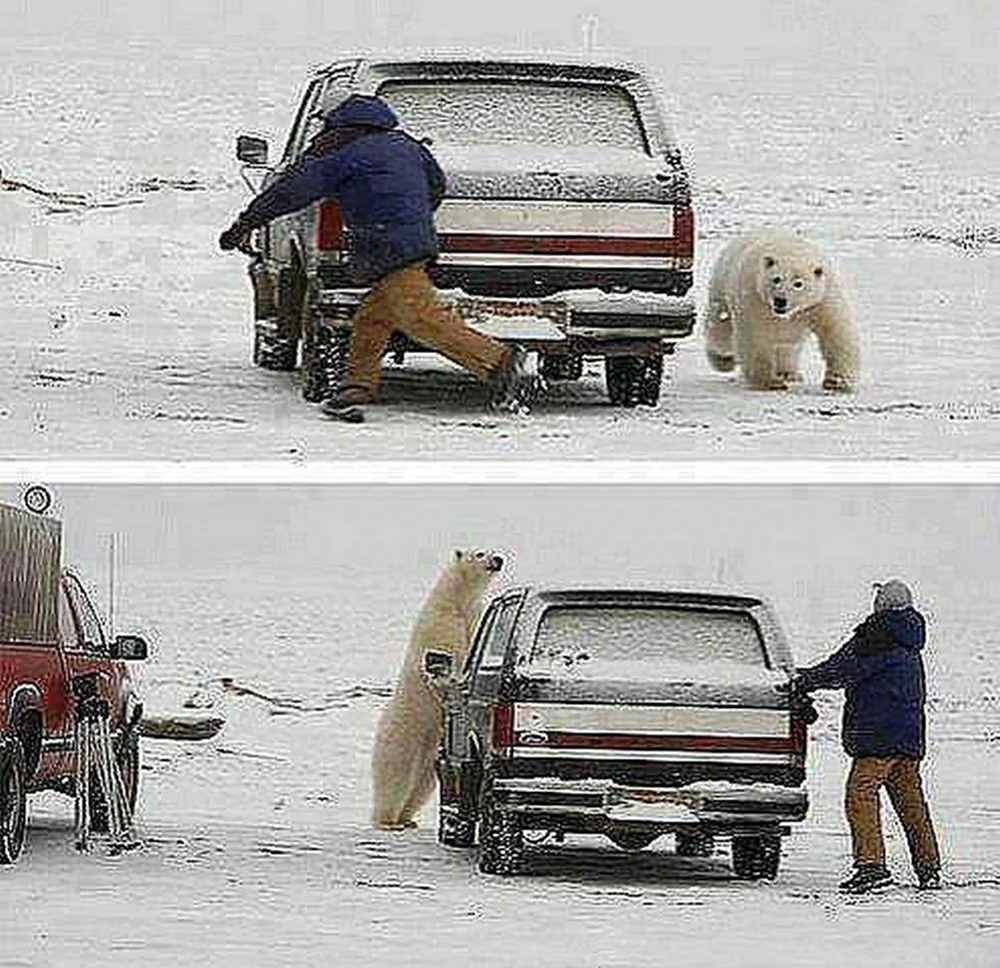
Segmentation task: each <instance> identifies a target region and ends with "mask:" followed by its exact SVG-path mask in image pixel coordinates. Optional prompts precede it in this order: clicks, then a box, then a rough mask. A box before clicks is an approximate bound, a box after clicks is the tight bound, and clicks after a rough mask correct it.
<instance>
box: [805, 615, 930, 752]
mask: <svg viewBox="0 0 1000 968" xmlns="http://www.w3.org/2000/svg"><path fill="white" fill-rule="evenodd" d="M925 637H926V626H925V623H924V617H923V616H922V615H921V614H920V613H919V612H918V611H917V610H916V609H914V608H903V609H891V610H888V611H882V612H874V613H873V614H871V615H869V616H868V618H866V619H865V620H864V622H862V623H861V625H859V626H858V627H857V628H856V629H855V630H854V634H853V635H852V636H851V638H850V640H849V641H848V642H847V643H846V644H845V645H843V646H842V647H841V648H840V649H839V650H838V651H837V652H835V653H834V654H833V655H832V656H830V657H829V658H828V659H826V660H825V661H823V662H820V663H819V664H818V665H814V666H811V667H810V668H808V669H802V670H800V671H799V674H798V677H797V680H796V684H797V688H798V689H799V690H800V691H802V692H812V691H813V690H814V689H843V690H844V694H845V702H844V719H843V727H842V740H843V744H844V749H845V750H846V751H847V753H848V755H850V756H852V757H859V756H907V757H912V758H915V759H920V758H922V757H923V755H924V751H925V744H924V698H925V687H924V665H923V660H922V658H921V656H920V651H921V649H923V647H924V640H925Z"/></svg>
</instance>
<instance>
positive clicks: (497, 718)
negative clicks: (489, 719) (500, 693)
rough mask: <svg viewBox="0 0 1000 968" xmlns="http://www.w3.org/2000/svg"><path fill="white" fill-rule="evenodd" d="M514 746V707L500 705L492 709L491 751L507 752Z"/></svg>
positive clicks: (507, 704)
mask: <svg viewBox="0 0 1000 968" xmlns="http://www.w3.org/2000/svg"><path fill="white" fill-rule="evenodd" d="M513 745H514V707H513V706H512V705H511V704H510V703H502V704H501V705H499V706H494V708H493V749H494V750H509V749H510V748H511V747H512V746H513Z"/></svg>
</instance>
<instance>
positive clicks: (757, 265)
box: [702, 229, 861, 393]
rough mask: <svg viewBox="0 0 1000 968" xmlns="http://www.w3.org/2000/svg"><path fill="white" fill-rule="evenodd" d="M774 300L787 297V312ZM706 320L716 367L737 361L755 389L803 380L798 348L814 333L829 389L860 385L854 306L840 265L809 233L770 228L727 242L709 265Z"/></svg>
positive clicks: (710, 355) (848, 389)
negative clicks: (827, 256) (842, 281)
mask: <svg viewBox="0 0 1000 968" xmlns="http://www.w3.org/2000/svg"><path fill="white" fill-rule="evenodd" d="M775 299H779V300H780V299H784V300H786V306H785V311H784V312H778V311H777V310H776V308H775ZM702 326H703V332H704V336H705V352H706V354H707V355H708V359H709V362H710V363H711V364H712V366H713V367H715V369H717V370H722V371H724V372H725V371H729V370H732V369H734V368H735V367H736V366H737V365H739V366H740V367H741V368H742V371H743V378H744V379H745V380H746V383H747V385H748V386H750V387H752V388H753V389H755V390H783V389H786V388H787V387H788V384H789V383H791V382H793V381H796V380H801V379H802V375H801V373H800V372H799V355H800V353H801V350H802V345H803V343H804V342H805V340H806V338H807V336H808V335H809V333H815V334H816V338H817V340H818V342H819V349H820V353H821V354H822V356H823V361H824V362H825V364H826V374H825V376H824V378H823V387H824V389H827V390H836V391H839V392H842V393H852V392H853V391H854V390H856V389H857V384H858V378H859V376H860V370H861V357H860V352H859V349H858V338H857V333H856V331H855V328H854V323H853V320H852V318H851V308H850V306H849V305H848V302H847V299H846V297H845V296H844V293H843V289H842V288H841V284H840V278H839V276H838V274H837V271H836V269H834V267H833V266H832V265H831V264H830V262H829V261H828V260H827V259H825V258H824V257H823V255H822V254H821V253H820V251H819V250H818V249H817V248H816V247H815V246H814V245H812V244H811V243H810V242H808V241H807V240H806V239H803V238H800V237H798V236H795V235H792V234H790V233H788V232H783V231H780V230H777V229H766V230H762V231H758V232H754V233H751V234H749V235H745V236H742V237H740V238H738V239H736V240H735V241H733V242H731V243H730V244H729V245H727V246H726V248H725V249H723V251H722V254H721V255H720V256H719V258H718V260H717V262H716V264H715V268H714V269H713V271H712V279H711V282H710V284H709V293H708V302H707V305H706V307H705V312H704V315H703V322H702Z"/></svg>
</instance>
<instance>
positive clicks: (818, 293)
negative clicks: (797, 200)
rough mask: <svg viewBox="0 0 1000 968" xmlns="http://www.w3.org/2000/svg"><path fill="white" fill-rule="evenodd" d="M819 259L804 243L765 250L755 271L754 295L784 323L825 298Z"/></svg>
mask: <svg viewBox="0 0 1000 968" xmlns="http://www.w3.org/2000/svg"><path fill="white" fill-rule="evenodd" d="M827 276H828V270H827V268H826V266H824V264H823V257H822V256H821V255H820V254H819V252H818V251H817V250H816V249H814V248H813V247H812V246H811V245H808V244H807V243H805V242H804V241H803V242H801V243H800V244H798V245H795V246H794V247H789V246H787V245H780V244H779V245H772V246H767V247H765V248H764V249H763V250H762V252H761V255H760V263H759V264H758V267H757V294H758V295H759V296H760V298H761V299H762V300H763V301H764V302H765V303H766V304H767V306H768V307H769V308H770V310H771V312H773V313H774V315H775V316H778V317H780V318H782V319H788V318H790V317H792V316H794V315H795V314H796V313H799V312H801V311H802V310H803V309H808V308H809V307H810V306H815V305H817V304H818V303H820V302H822V301H823V297H824V296H825V295H826V280H827Z"/></svg>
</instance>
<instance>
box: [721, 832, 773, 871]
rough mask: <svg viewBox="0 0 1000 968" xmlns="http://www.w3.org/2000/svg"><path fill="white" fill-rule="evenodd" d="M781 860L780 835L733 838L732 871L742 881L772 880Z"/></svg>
mask: <svg viewBox="0 0 1000 968" xmlns="http://www.w3.org/2000/svg"><path fill="white" fill-rule="evenodd" d="M780 862H781V837H779V836H777V835H773V836H770V835H766V836H760V837H734V838H733V873H734V874H735V875H736V876H737V877H738V878H739V879H740V880H744V881H759V880H760V879H761V878H765V877H766V878H767V879H768V880H770V881H773V880H774V879H775V878H776V877H777V876H778V865H779V863H780Z"/></svg>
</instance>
